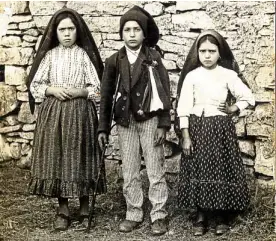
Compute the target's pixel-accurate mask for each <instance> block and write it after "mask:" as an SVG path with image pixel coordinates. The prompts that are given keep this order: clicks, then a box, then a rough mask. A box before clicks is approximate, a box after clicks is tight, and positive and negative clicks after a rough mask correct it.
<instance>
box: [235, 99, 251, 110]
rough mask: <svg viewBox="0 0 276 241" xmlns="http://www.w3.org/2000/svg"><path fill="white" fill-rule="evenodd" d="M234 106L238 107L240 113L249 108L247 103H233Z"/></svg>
mask: <svg viewBox="0 0 276 241" xmlns="http://www.w3.org/2000/svg"><path fill="white" fill-rule="evenodd" d="M235 105H236V106H238V108H239V110H240V111H243V110H244V109H245V108H246V107H248V106H249V104H248V102H247V101H238V102H237V103H235Z"/></svg>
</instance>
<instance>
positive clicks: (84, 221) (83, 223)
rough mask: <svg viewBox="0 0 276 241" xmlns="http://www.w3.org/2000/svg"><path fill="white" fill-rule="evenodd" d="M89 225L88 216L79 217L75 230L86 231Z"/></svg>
mask: <svg viewBox="0 0 276 241" xmlns="http://www.w3.org/2000/svg"><path fill="white" fill-rule="evenodd" d="M88 223H89V215H80V217H79V225H78V227H77V230H79V231H82V230H87V228H88Z"/></svg>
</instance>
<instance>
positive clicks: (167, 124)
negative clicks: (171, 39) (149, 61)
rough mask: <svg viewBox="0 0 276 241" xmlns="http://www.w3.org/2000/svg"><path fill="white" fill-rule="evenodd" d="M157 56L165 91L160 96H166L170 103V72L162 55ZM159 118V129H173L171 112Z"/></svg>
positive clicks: (165, 112)
mask: <svg viewBox="0 0 276 241" xmlns="http://www.w3.org/2000/svg"><path fill="white" fill-rule="evenodd" d="M156 54H157V63H158V66H157V69H158V73H159V76H160V81H161V83H162V85H163V89H164V93H159V95H160V94H164V95H165V96H166V98H167V99H168V101H169V102H170V79H169V75H168V71H167V70H166V68H165V66H164V65H163V63H162V60H161V56H160V54H159V53H158V52H156ZM163 104H164V103H163ZM170 106H171V104H170ZM158 117H159V118H158V120H159V122H158V128H165V129H166V130H169V129H170V128H171V116H170V110H165V111H161V112H160V114H159V115H158Z"/></svg>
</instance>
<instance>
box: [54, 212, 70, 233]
mask: <svg viewBox="0 0 276 241" xmlns="http://www.w3.org/2000/svg"><path fill="white" fill-rule="evenodd" d="M54 227H55V230H56V231H64V230H67V229H68V227H69V217H68V216H66V215H64V214H62V213H59V214H57V215H56V220H55V222H54Z"/></svg>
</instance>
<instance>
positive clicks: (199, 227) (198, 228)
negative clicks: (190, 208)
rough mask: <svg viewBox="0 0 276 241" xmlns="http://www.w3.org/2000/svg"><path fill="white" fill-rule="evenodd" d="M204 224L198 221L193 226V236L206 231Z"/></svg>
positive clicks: (200, 234)
mask: <svg viewBox="0 0 276 241" xmlns="http://www.w3.org/2000/svg"><path fill="white" fill-rule="evenodd" d="M206 230H207V228H206V225H205V223H204V222H198V223H196V224H194V226H193V232H194V236H202V235H204V234H205V233H206Z"/></svg>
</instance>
